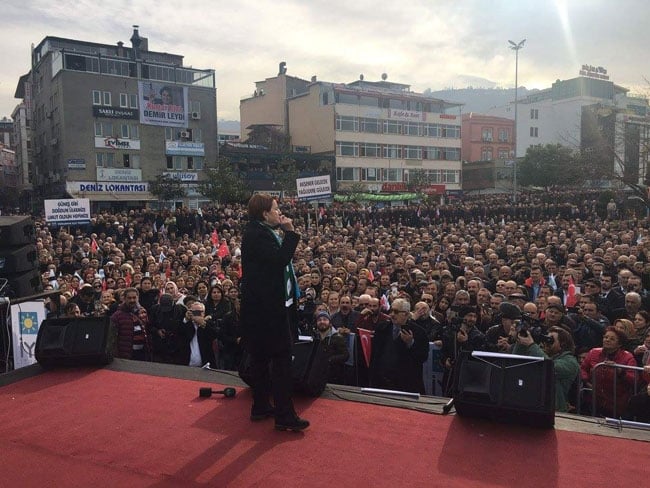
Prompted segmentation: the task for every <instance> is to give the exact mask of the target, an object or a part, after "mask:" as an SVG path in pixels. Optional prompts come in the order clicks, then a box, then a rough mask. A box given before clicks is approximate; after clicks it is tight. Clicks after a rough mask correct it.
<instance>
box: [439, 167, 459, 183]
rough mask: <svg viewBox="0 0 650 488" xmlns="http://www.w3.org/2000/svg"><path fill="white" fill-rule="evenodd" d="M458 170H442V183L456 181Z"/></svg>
mask: <svg viewBox="0 0 650 488" xmlns="http://www.w3.org/2000/svg"><path fill="white" fill-rule="evenodd" d="M458 173H459V172H458V171H456V170H453V169H443V170H442V174H441V176H442V183H458V181H459V180H458Z"/></svg>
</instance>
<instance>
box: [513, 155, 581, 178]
mask: <svg viewBox="0 0 650 488" xmlns="http://www.w3.org/2000/svg"><path fill="white" fill-rule="evenodd" d="M518 166H519V167H518V178H519V183H520V184H521V185H522V186H542V187H550V186H567V185H568V186H571V185H575V184H576V183H578V181H579V180H580V171H579V167H578V164H577V159H576V156H575V154H574V152H573V150H572V149H571V148H568V147H566V146H562V145H561V144H546V145H545V146H542V145H541V144H538V145H537V146H531V147H529V148H528V150H527V151H526V155H525V156H524V157H523V159H522V160H521V161H520V162H519V164H518Z"/></svg>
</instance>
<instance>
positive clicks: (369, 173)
mask: <svg viewBox="0 0 650 488" xmlns="http://www.w3.org/2000/svg"><path fill="white" fill-rule="evenodd" d="M361 180H362V181H381V171H380V170H379V169H378V168H361Z"/></svg>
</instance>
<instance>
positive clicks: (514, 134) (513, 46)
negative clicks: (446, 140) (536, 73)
mask: <svg viewBox="0 0 650 488" xmlns="http://www.w3.org/2000/svg"><path fill="white" fill-rule="evenodd" d="M525 42H526V39H522V40H521V41H519V42H518V43H516V42H513V41H511V40H508V43H509V44H510V49H512V50H513V51H514V52H515V127H514V130H513V131H512V141H513V144H514V146H515V158H514V160H513V166H512V169H513V174H514V176H513V179H512V192H513V202H514V203H517V98H519V97H518V96H517V89H518V88H519V80H518V75H519V50H520V49H521V48H522V47H524V43H525Z"/></svg>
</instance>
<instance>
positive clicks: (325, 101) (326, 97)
mask: <svg viewBox="0 0 650 488" xmlns="http://www.w3.org/2000/svg"><path fill="white" fill-rule="evenodd" d="M328 102H329V94H328V92H324V93H323V105H327V104H328Z"/></svg>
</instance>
